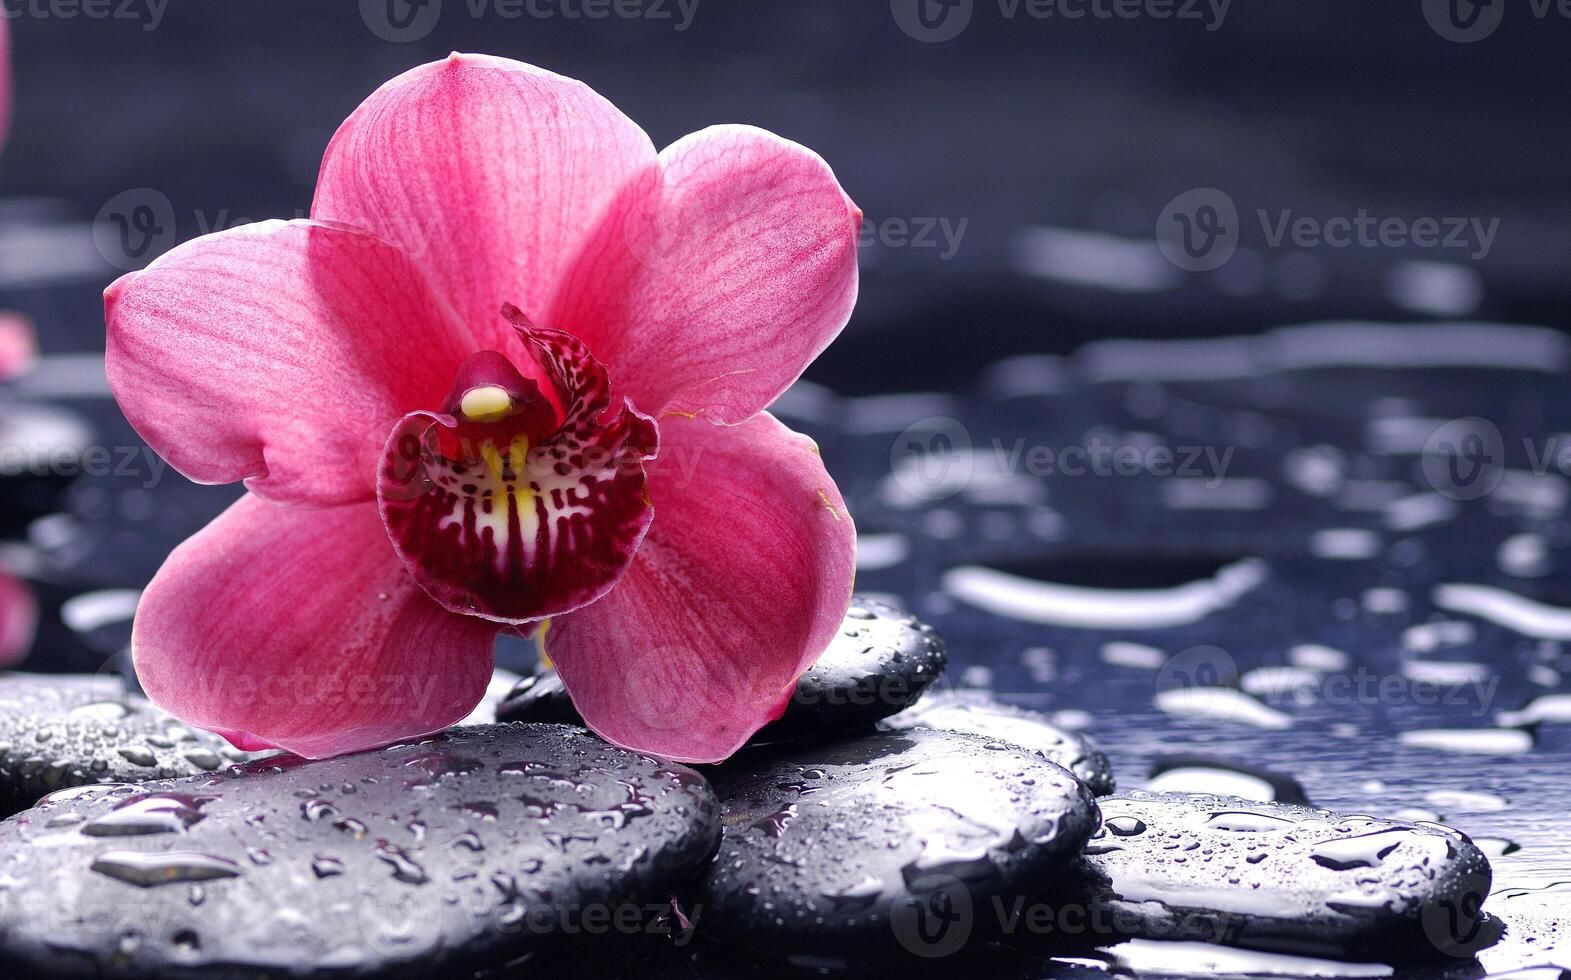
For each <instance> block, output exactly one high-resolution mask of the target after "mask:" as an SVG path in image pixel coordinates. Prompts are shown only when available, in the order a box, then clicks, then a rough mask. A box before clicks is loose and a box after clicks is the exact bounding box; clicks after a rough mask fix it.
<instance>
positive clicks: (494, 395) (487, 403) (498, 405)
mask: <svg viewBox="0 0 1571 980" xmlns="http://www.w3.org/2000/svg"><path fill="white" fill-rule="evenodd" d="M458 410H459V411H461V412H463V413H464V418H466V419H468V420H469V421H471V422H495V421H497V420H498V419H500V418H502V417H504V416H506V415H507V414H508V413H509V412H511V411H512V410H513V399H512V397H511V396H509V395H508V393H507V390H506V389H505V388H500V387H498V386H496V385H485V386H483V387H480V388H470V389H469V390H468V391H466V392H464V397H463V399H462V400H461V401H459V403H458Z"/></svg>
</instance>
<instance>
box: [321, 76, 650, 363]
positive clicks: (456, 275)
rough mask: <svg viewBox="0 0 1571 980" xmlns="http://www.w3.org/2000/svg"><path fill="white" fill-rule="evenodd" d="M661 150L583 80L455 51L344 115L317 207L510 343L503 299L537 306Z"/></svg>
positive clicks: (498, 344)
mask: <svg viewBox="0 0 1571 980" xmlns="http://www.w3.org/2000/svg"><path fill="white" fill-rule="evenodd" d="M655 160H656V158H655V149H654V145H653V144H652V143H650V142H649V137H648V136H646V135H644V131H643V130H642V129H639V128H638V126H637V125H636V124H634V123H633V121H632V120H630V119H628V118H627V117H626V116H624V115H623V114H622V113H621V111H620V110H618V109H617V108H616V106H614V105H612V104H611V103H610V102H608V101H606V99H605V98H603V97H602V96H600V95H599V94H597V93H596V92H595V91H594V90H593V89H591V88H589V86H587V85H585V84H584V83H582V82H579V81H575V80H573V79H570V78H564V77H562V76H561V75H555V74H552V73H551V72H548V71H545V70H543V69H540V68H536V67H534V66H532V65H526V64H523V63H521V62H517V61H509V60H508V59H506V58H493V57H488V56H486V55H473V54H455V55H453V56H452V57H450V58H448V59H446V60H445V61H438V62H433V63H431V64H427V65H421V66H420V67H418V68H414V69H411V70H410V71H407V72H405V73H404V74H402V75H400V76H398V77H397V78H395V79H393V80H392V81H390V82H388V83H387V84H385V85H383V86H382V87H381V88H379V89H377V90H376V91H375V92H374V93H372V94H371V96H370V97H369V98H367V99H366V100H365V102H363V103H362V104H361V105H360V107H359V108H358V109H356V110H355V111H354V113H353V114H352V115H351V116H350V117H349V118H348V119H347V120H345V122H344V124H343V125H342V126H340V127H339V129H338V132H337V133H336V134H335V135H334V136H333V140H332V142H331V143H330V144H329V145H328V148H327V153H326V155H325V156H324V157H323V158H322V169H321V173H320V174H319V175H318V177H317V186H316V198H315V200H314V201H313V202H312V205H311V215H312V217H316V218H330V219H334V220H338V221H347V222H349V223H350V224H354V225H359V226H360V227H362V228H368V229H370V230H371V231H373V232H375V233H377V234H378V235H380V236H382V237H383V238H386V239H387V240H388V241H392V242H396V243H398V244H400V245H402V246H403V247H404V249H405V250H406V251H407V252H409V254H411V255H413V256H414V257H415V258H416V259H417V260H418V261H420V262H422V263H423V264H425V265H426V266H428V267H429V268H430V269H431V270H432V271H433V274H434V277H435V279H436V281H437V282H438V283H439V285H440V288H441V289H442V290H443V292H444V293H445V294H446V295H447V297H448V299H449V300H450V301H451V302H452V303H453V305H454V307H455V308H456V309H457V310H458V313H459V315H460V316H461V317H463V319H464V322H465V323H467V324H468V325H469V326H470V327H471V329H473V330H474V332H475V336H476V337H477V338H478V339H479V341H480V346H482V347H484V348H487V349H492V350H501V351H505V350H507V349H508V347H507V345H508V344H510V343H513V339H512V336H511V335H512V331H511V330H510V329H509V328H508V326H507V324H506V323H505V322H503V321H502V320H501V319H499V318H498V317H497V315H496V311H497V310H498V309H500V308H501V307H502V304H503V303H508V302H513V303H517V304H519V305H520V306H522V307H523V308H524V309H526V310H530V311H532V312H534V313H537V314H538V313H539V312H541V311H542V310H543V309H544V306H545V304H546V303H547V302H548V301H549V299H550V297H551V294H552V292H553V291H554V290H555V287H556V283H557V280H558V279H559V278H560V277H561V273H562V268H563V266H564V265H565V264H566V263H567V262H568V261H569V260H570V259H571V258H572V256H573V255H574V254H576V253H577V252H578V250H579V248H580V246H581V245H582V244H583V242H584V241H585V239H586V238H587V237H588V236H589V234H590V233H591V231H592V230H593V229H594V228H595V227H596V226H597V224H598V223H599V221H600V217H601V215H602V213H603V212H604V211H605V209H606V208H607V207H608V206H609V205H610V203H611V202H612V201H613V200H614V199H615V197H616V195H617V194H618V192H620V191H621V189H622V188H623V186H625V185H626V184H627V182H628V181H629V180H630V179H631V178H632V177H633V175H635V174H637V173H639V172H640V171H643V170H647V169H650V168H653V167H654V166H655V165H656V164H655ZM552 325H553V326H563V327H566V328H568V329H571V325H569V324H555V323H552Z"/></svg>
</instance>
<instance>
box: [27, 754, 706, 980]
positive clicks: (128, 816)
mask: <svg viewBox="0 0 1571 980" xmlns="http://www.w3.org/2000/svg"><path fill="white" fill-rule="evenodd" d="M719 829H720V825H719V807H718V804H717V803H716V801H715V798H714V796H713V794H712V793H711V792H710V790H709V788H708V786H707V785H705V783H704V782H703V780H702V779H701V778H700V777H699V776H698V775H696V774H695V773H694V772H692V771H691V770H689V769H686V768H684V767H682V766H677V765H674V764H667V763H662V762H659V761H656V760H651V759H646V758H643V757H641V756H636V755H633V754H631V753H627V752H623V751H621V750H619V749H613V748H610V747H609V746H606V745H605V744H604V743H602V742H600V741H599V740H597V739H594V738H593V737H591V736H589V735H587V734H585V733H582V732H579V731H576V730H573V729H567V728H562V727H557V726H528V725H507V726H497V725H491V726H477V727H471V728H465V729H459V730H454V731H453V732H451V733H449V734H446V735H441V736H436V737H434V738H431V739H426V740H423V741H421V742H418V743H410V744H405V745H396V746H391V747H389V748H386V749H382V750H377V751H373V752H366V753H360V754H358V755H351V756H343V757H340V758H337V759H332V760H326V761H321V762H304V761H302V760H300V759H297V758H295V757H292V756H291V757H285V758H281V759H278V760H260V761H255V762H251V763H248V764H247V765H246V766H245V767H236V768H230V769H226V770H223V771H221V772H219V773H215V774H211V775H203V776H196V777H187V778H185V779H180V780H161V781H149V782H145V783H142V784H137V785H125V784H121V785H108V786H94V787H82V788H76V789H69V790H64V791H61V792H59V793H56V794H53V795H52V796H50V797H48V798H47V799H46V800H45V801H44V802H42V803H41V804H40V805H39V806H38V807H36V808H34V809H31V810H27V811H25V812H24V813H22V814H20V815H18V816H16V817H14V818H13V819H11V820H9V821H7V822H6V823H4V824H0V961H4V962H5V963H6V964H7V965H8V966H9V967H10V968H12V969H21V970H24V971H28V972H31V971H43V970H54V971H62V972H67V973H71V972H77V973H89V974H93V973H97V972H99V971H109V972H111V973H113V974H115V975H167V973H168V972H170V971H184V972H189V973H192V974H197V975H234V974H235V973H237V972H243V973H245V974H246V975H269V976H272V975H285V974H291V975H298V974H299V973H301V972H308V971H310V970H311V969H323V968H332V969H337V970H340V971H350V972H355V973H358V974H364V975H386V974H389V973H393V972H397V971H400V970H401V971H404V972H406V973H411V974H413V973H415V972H418V971H420V970H429V971H436V972H443V971H457V973H458V975H462V973H463V971H465V970H469V969H473V968H476V967H479V966H483V965H495V964H497V963H502V962H507V961H509V960H511V959H513V958H516V957H518V956H521V955H527V954H528V953H530V952H532V951H533V950H534V949H535V948H536V947H537V946H538V945H540V944H541V943H542V942H545V941H546V940H548V939H558V938H560V937H561V936H563V935H576V934H586V933H587V934H595V935H598V934H601V933H603V931H604V929H605V927H606V923H607V922H609V921H610V916H611V915H612V914H613V912H614V911H615V910H617V909H619V908H622V907H623V906H626V907H627V908H626V911H624V912H622V913H621V914H623V915H624V916H631V921H632V922H634V923H635V924H636V925H640V926H641V925H643V924H645V923H646V921H647V922H653V920H654V919H655V918H657V917H658V916H659V915H661V914H663V909H662V903H664V902H665V901H666V898H667V896H666V895H665V894H664V893H662V892H661V891H660V890H659V889H660V888H663V887H665V886H667V885H668V884H669V883H671V882H674V881H679V880H683V879H685V878H687V877H689V876H690V875H691V874H692V873H694V872H695V871H697V870H698V869H699V868H701V867H702V866H703V864H704V861H705V859H706V858H707V857H708V855H709V854H710V853H711V852H712V851H713V849H714V846H715V842H716V839H717V837H718V834H719ZM128 887H129V889H130V890H134V892H135V893H134V894H132V893H128ZM651 903H652V904H651ZM597 923H598V925H597ZM597 929H598V930H599V932H597V931H596V930H597Z"/></svg>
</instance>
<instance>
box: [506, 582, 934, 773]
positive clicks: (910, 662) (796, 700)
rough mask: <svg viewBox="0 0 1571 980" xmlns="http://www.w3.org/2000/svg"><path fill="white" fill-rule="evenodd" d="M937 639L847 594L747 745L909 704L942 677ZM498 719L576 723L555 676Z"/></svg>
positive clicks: (887, 609) (531, 685)
mask: <svg viewBox="0 0 1571 980" xmlns="http://www.w3.org/2000/svg"><path fill="white" fill-rule="evenodd" d="M947 659H948V657H947V654H946V652H945V648H944V641H943V638H942V637H940V636H939V635H938V633H937V631H935V630H934V629H933V628H932V627H931V626H929V625H928V624H926V623H924V622H922V621H920V620H918V619H917V618H916V617H915V616H912V615H911V614H909V613H906V612H903V611H901V610H900V609H897V608H895V607H894V606H891V605H889V604H888V603H884V602H879V601H877V600H875V599H868V598H864V597H861V596H857V597H854V598H853V599H852V601H851V608H850V610H849V611H847V613H846V618H845V622H844V624H843V625H842V626H841V629H840V632H839V633H838V634H836V635H835V638H834V640H833V641H831V642H830V644H829V648H828V649H827V650H825V651H824V653H823V655H822V656H820V657H819V658H818V662H817V663H815V664H814V665H813V666H812V668H811V669H809V670H808V672H807V673H806V674H803V675H802V679H801V680H800V681H798V682H797V685H796V694H795V695H793V696H792V698H791V703H790V705H788V706H787V707H786V711H785V714H784V715H782V716H781V717H780V718H779V719H777V720H775V721H773V722H770V723H769V724H768V725H766V726H764V728H763V729H762V730H760V731H759V732H758V734H756V735H754V736H753V738H752V741H753V742H775V741H784V740H786V739H792V738H801V737H805V736H815V735H822V734H825V733H828V732H837V731H846V730H848V729H856V728H866V727H868V726H870V725H872V724H873V723H874V722H876V721H878V720H879V719H880V718H884V717H887V716H889V715H892V714H894V713H896V712H898V711H900V710H902V709H904V708H906V707H908V706H909V705H911V704H913V703H915V702H916V700H917V698H919V697H921V695H922V692H923V691H924V690H926V689H927V686H928V685H929V684H931V683H933V681H934V680H936V679H937V678H938V675H939V674H941V673H943V671H944V664H945V662H946V660H947ZM497 717H498V719H499V720H501V721H543V722H557V723H560V724H573V725H581V724H583V719H582V718H581V717H580V716H579V714H578V712H577V710H576V709H575V708H574V707H573V703H572V701H570V700H569V699H568V696H567V692H566V691H565V690H564V689H563V687H562V681H561V678H559V677H558V676H557V675H556V674H555V673H554V672H552V671H545V672H544V673H541V674H539V675H538V676H535V677H526V678H524V680H522V681H521V682H519V684H518V686H517V687H515V688H513V690H512V691H511V692H509V694H508V695H507V697H506V699H505V700H504V701H503V702H502V704H501V706H500V707H499V708H498V709H497Z"/></svg>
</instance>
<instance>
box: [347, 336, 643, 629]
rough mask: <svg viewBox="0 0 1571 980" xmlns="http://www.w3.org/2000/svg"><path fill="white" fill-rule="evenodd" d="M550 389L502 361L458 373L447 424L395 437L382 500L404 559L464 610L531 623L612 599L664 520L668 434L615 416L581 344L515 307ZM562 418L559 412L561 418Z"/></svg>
mask: <svg viewBox="0 0 1571 980" xmlns="http://www.w3.org/2000/svg"><path fill="white" fill-rule="evenodd" d="M503 316H504V317H506V318H507V319H508V320H510V321H511V322H512V323H513V324H514V325H515V328H516V329H517V330H518V333H519V336H520V337H521V338H522V339H523V341H524V346H525V348H526V350H528V351H529V352H530V353H531V354H533V355H534V356H535V357H536V358H537V360H538V366H539V368H540V369H541V371H542V373H543V374H544V375H545V378H546V384H545V387H546V388H547V389H548V391H546V392H542V391H541V387H542V386H541V385H540V384H538V383H536V382H535V381H533V380H531V379H529V378H527V377H525V376H524V374H523V373H522V372H521V371H520V370H519V369H518V367H517V366H515V365H514V363H513V362H512V361H510V360H508V359H507V358H506V357H505V356H504V355H502V354H501V353H499V352H497V351H494V350H483V351H479V352H477V353H475V354H472V355H470V356H469V357H468V358H467V359H466V360H465V361H464V363H463V364H462V365H461V366H460V367H459V369H458V371H457V375H456V377H455V378H454V381H453V385H452V388H451V390H450V393H449V395H448V397H447V399H446V401H445V402H444V403H443V411H442V412H428V411H427V412H418V411H417V412H413V413H411V414H410V415H408V416H405V418H404V419H403V420H402V421H401V422H400V423H399V424H398V425H397V426H396V427H395V428H394V431H393V434H392V437H391V438H390V439H389V440H388V444H387V449H386V450H385V451H384V456H383V463H384V465H383V468H382V473H381V476H380V478H379V481H378V487H377V494H378V498H379V502H380V507H381V511H382V517H383V521H384V523H385V525H386V527H387V531H388V535H389V538H390V540H391V541H392V543H393V548H394V550H395V551H397V552H398V554H399V556H400V557H401V558H402V559H403V560H404V562H405V566H406V567H407V568H408V569H409V571H410V572H411V574H413V575H414V577H415V579H416V581H418V582H419V583H420V584H421V586H422V587H424V588H425V590H426V592H427V593H428V594H430V595H431V597H432V598H434V599H436V600H437V602H439V603H441V604H442V605H443V606H445V607H446V608H448V609H449V610H451V611H453V612H458V613H463V614H465V615H471V616H479V617H482V618H486V619H492V620H495V621H498V622H507V623H514V624H522V623H528V622H533V621H536V620H539V619H542V618H545V617H548V616H552V615H556V614H558V613H563V612H567V611H570V610H572V609H576V608H579V607H581V606H583V605H585V604H586V603H588V602H592V601H594V600H595V599H597V598H599V597H600V596H601V595H604V594H605V592H606V591H608V590H609V589H610V588H611V586H612V585H614V584H615V582H616V581H617V579H619V578H620V577H621V574H622V573H623V571H625V570H626V568H627V566H628V565H629V564H630V563H631V561H632V557H633V554H634V553H635V552H636V550H637V548H638V545H639V543H640V542H641V541H642V540H643V535H644V532H645V531H646V530H647V529H648V527H649V522H650V520H651V519H652V517H653V508H652V506H651V504H650V503H649V499H648V496H647V494H646V492H645V474H644V471H643V462H644V461H645V460H647V459H648V458H650V457H651V456H653V454H654V451H655V446H656V444H657V441H658V430H657V429H656V427H655V425H654V423H653V422H652V421H651V420H650V419H648V418H647V417H645V416H643V415H640V414H639V413H637V412H636V411H634V410H633V409H632V408H631V406H628V405H625V404H624V405H622V406H619V407H618V406H614V405H613V403H612V399H611V388H610V382H609V380H608V379H607V377H606V372H605V367H604V366H603V365H602V364H601V363H600V362H599V361H598V360H596V359H595V358H594V356H593V355H592V354H591V353H590V352H589V350H588V348H587V347H585V346H584V345H583V343H582V342H581V341H579V340H578V339H577V338H575V337H573V336H572V335H570V334H567V333H564V332H562V331H557V330H550V329H547V328H542V327H538V326H536V325H534V324H533V323H532V322H530V321H529V320H528V319H527V318H526V317H525V316H524V315H523V314H522V313H521V312H519V311H518V310H517V308H516V307H512V306H509V307H506V308H504V310H503ZM558 406H560V408H558Z"/></svg>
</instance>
